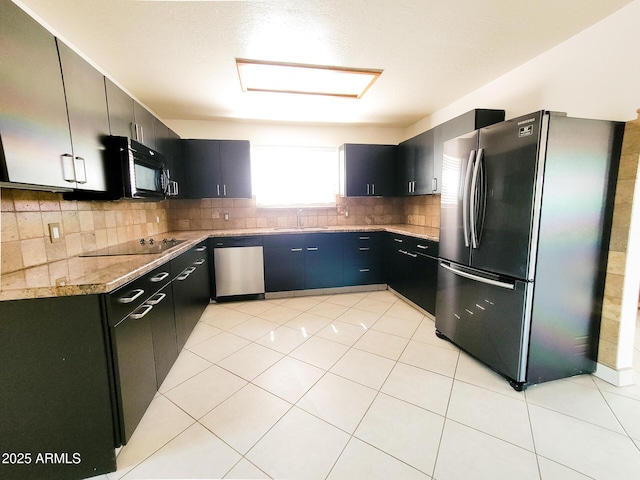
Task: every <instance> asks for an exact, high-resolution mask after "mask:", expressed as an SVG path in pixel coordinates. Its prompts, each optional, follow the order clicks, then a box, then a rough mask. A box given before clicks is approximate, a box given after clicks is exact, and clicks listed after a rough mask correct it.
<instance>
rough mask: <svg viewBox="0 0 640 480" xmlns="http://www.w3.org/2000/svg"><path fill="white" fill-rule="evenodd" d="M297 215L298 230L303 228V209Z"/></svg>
mask: <svg viewBox="0 0 640 480" xmlns="http://www.w3.org/2000/svg"><path fill="white" fill-rule="evenodd" d="M296 215H297V219H296V223H297V226H298V228H302V209H301V208H299V209H298V212H297V214H296Z"/></svg>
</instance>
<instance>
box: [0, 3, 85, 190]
mask: <svg viewBox="0 0 640 480" xmlns="http://www.w3.org/2000/svg"><path fill="white" fill-rule="evenodd" d="M0 9H1V10H2V14H1V15H0V44H2V55H0V72H1V73H0V77H1V78H2V88H0V140H1V147H2V148H1V151H0V180H3V181H8V182H15V183H23V184H32V185H39V186H45V187H50V188H54V189H55V188H73V187H75V184H74V183H72V182H68V181H66V180H65V175H64V169H65V167H66V168H67V170H68V171H72V170H73V166H72V163H73V161H72V160H73V157H72V155H73V152H72V149H71V139H70V136H69V123H68V119H67V107H66V102H65V96H64V87H63V84H62V76H61V74H60V62H59V58H58V51H57V48H56V40H55V38H54V36H53V35H51V34H50V33H49V32H48V31H46V30H45V29H44V28H43V27H42V26H40V25H39V24H38V23H37V22H36V21H35V20H33V19H32V18H31V17H29V16H28V15H27V14H26V13H24V12H23V11H22V10H21V9H20V8H19V7H18V6H17V5H15V4H14V3H13V2H10V1H8V0H2V1H0ZM68 178H70V177H68Z"/></svg>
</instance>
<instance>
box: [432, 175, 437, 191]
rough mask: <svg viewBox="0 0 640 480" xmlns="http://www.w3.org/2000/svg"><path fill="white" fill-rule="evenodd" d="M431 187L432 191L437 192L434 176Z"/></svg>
mask: <svg viewBox="0 0 640 480" xmlns="http://www.w3.org/2000/svg"><path fill="white" fill-rule="evenodd" d="M431 188H433V191H434V192H437V191H438V179H437V178H435V177H434V178H433V183H432V185H431Z"/></svg>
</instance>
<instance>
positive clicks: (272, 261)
mask: <svg viewBox="0 0 640 480" xmlns="http://www.w3.org/2000/svg"><path fill="white" fill-rule="evenodd" d="M262 244H263V251H264V285H265V291H267V292H287V291H291V290H303V289H304V288H305V286H304V280H305V273H304V248H305V241H304V235H303V234H289V235H265V236H264V237H263V239H262Z"/></svg>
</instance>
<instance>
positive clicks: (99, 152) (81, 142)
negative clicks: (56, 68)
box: [58, 40, 109, 192]
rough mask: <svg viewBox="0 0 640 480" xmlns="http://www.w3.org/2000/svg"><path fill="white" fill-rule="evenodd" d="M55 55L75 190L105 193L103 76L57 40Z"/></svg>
mask: <svg viewBox="0 0 640 480" xmlns="http://www.w3.org/2000/svg"><path fill="white" fill-rule="evenodd" d="M58 52H59V54H60V65H61V68H62V77H63V79H64V88H65V96H66V100H67V111H68V113H69V128H70V131H71V143H72V145H73V163H74V177H75V180H76V183H77V185H76V188H77V189H80V190H94V191H100V192H103V191H106V190H107V172H106V165H105V158H104V141H103V140H104V137H106V136H107V135H109V116H108V113H107V99H106V95H105V89H104V76H103V75H102V74H101V73H100V72H98V71H97V70H96V69H95V68H93V67H92V66H91V65H90V64H89V63H87V62H86V61H85V60H84V59H83V58H81V57H80V56H79V55H78V54H77V53H75V52H74V51H73V50H71V49H70V48H69V47H67V46H66V45H65V44H64V43H62V42H61V41H59V40H58Z"/></svg>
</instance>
